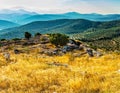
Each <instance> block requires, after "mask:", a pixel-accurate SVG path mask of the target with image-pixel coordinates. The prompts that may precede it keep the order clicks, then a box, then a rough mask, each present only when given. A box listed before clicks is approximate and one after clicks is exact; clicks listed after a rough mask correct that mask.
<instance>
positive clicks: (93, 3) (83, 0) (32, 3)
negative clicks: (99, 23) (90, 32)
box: [0, 0, 120, 14]
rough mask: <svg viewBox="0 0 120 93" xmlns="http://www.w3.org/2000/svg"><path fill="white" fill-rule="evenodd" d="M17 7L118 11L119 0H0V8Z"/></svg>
mask: <svg viewBox="0 0 120 93" xmlns="http://www.w3.org/2000/svg"><path fill="white" fill-rule="evenodd" d="M11 8H12V9H16V8H17V9H18V8H25V9H28V10H33V11H38V12H42V13H63V12H69V11H76V12H80V13H103V14H106V13H119V14H120V0H0V9H11Z"/></svg>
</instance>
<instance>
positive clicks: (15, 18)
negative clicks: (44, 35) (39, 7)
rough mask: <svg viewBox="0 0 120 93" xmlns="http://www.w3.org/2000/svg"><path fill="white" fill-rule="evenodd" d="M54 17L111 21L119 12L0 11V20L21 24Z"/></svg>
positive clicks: (118, 16)
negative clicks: (48, 12)
mask: <svg viewBox="0 0 120 93" xmlns="http://www.w3.org/2000/svg"><path fill="white" fill-rule="evenodd" d="M56 19H87V20H91V21H112V20H119V19H120V14H107V15H102V14H96V13H91V14H80V13H77V12H68V13H63V14H39V13H36V12H29V11H26V10H23V9H19V10H7V9H5V10H1V11H0V20H7V21H11V22H15V23H17V24H21V25H23V24H27V23H30V22H34V21H49V20H56Z"/></svg>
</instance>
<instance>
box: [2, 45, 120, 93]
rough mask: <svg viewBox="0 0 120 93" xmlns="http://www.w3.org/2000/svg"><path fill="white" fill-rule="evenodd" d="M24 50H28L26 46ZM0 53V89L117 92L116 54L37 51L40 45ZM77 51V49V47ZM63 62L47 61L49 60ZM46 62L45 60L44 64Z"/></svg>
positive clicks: (5, 92) (119, 61)
mask: <svg viewBox="0 0 120 93" xmlns="http://www.w3.org/2000/svg"><path fill="white" fill-rule="evenodd" d="M24 50H26V51H29V48H28V47H26V48H24ZM30 50H31V51H29V52H25V53H21V54H14V53H13V51H12V50H10V51H9V52H10V54H11V61H9V62H6V61H5V59H4V57H3V54H2V53H0V71H1V72H0V93H120V55H119V54H115V53H109V54H105V55H104V56H102V57H91V58H90V57H89V56H88V55H83V56H81V57H73V55H74V54H73V53H67V54H65V55H63V56H47V55H45V54H40V53H39V51H41V49H40V48H33V49H30ZM77 52H78V51H77ZM54 62H55V63H59V64H64V65H66V66H64V65H60V66H57V65H50V63H54ZM48 63H49V64H48Z"/></svg>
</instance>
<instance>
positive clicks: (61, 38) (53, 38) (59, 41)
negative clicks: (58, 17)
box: [1, 32, 69, 47]
mask: <svg viewBox="0 0 120 93" xmlns="http://www.w3.org/2000/svg"><path fill="white" fill-rule="evenodd" d="M41 35H42V34H41V33H36V34H35V35H34V37H36V36H41ZM48 35H49V37H48V38H49V40H50V42H51V43H52V44H54V45H55V46H56V47H58V46H63V45H66V43H67V42H68V41H69V37H68V36H67V35H65V34H60V33H54V34H48ZM24 37H25V39H27V40H29V39H30V38H32V34H31V33H29V32H25V33H24ZM5 40H6V39H1V41H5ZM12 40H14V41H16V40H20V38H14V39H12Z"/></svg>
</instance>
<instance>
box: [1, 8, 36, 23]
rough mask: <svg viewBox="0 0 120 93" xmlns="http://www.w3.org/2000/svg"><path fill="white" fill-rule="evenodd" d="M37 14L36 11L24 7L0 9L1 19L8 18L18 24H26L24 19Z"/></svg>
mask: <svg viewBox="0 0 120 93" xmlns="http://www.w3.org/2000/svg"><path fill="white" fill-rule="evenodd" d="M36 14H37V13H35V12H29V11H26V10H23V9H19V10H8V9H4V10H0V20H7V21H11V22H15V23H18V24H24V21H22V20H23V19H25V18H27V17H30V16H32V15H36Z"/></svg>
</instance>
